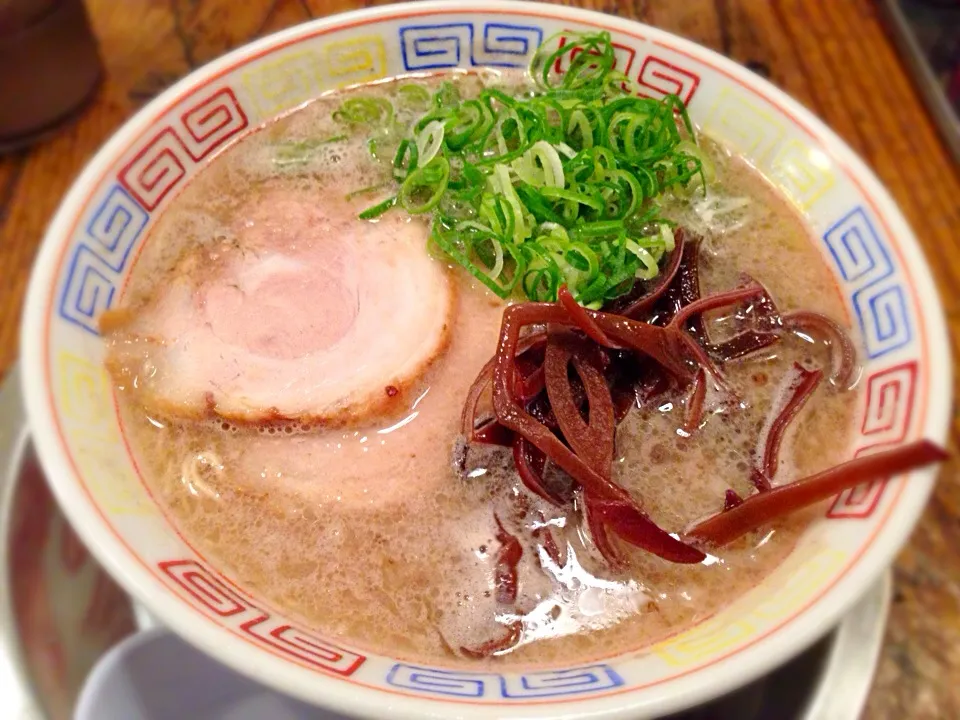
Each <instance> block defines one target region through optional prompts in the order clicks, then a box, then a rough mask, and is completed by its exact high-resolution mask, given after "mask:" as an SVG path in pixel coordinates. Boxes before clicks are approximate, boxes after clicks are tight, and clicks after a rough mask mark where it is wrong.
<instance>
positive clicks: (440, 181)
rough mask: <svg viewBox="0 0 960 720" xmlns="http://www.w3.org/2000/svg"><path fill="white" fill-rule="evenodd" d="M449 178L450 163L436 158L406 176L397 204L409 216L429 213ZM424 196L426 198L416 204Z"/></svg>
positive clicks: (441, 194)
mask: <svg viewBox="0 0 960 720" xmlns="http://www.w3.org/2000/svg"><path fill="white" fill-rule="evenodd" d="M449 177H450V163H449V162H448V161H447V159H446V158H445V157H443V156H440V157H436V158H434V159H433V160H431V161H430V162H429V163H427V164H426V165H424V166H422V167H418V168H417V169H416V170H414V171H413V172H412V173H410V174H409V175H407V178H406V179H405V180H404V181H403V184H402V185H401V186H400V194H399V195H398V196H397V202H399V203H400V205H401V206H402V207H403V209H404V210H406V211H407V212H408V213H410V214H411V215H421V214H423V213H425V212H429V211H430V210H433V208H435V207H436V206H437V204H438V203H439V202H440V198H441V197H442V196H443V193H444V192H445V191H446V189H447V181H448V179H449ZM424 194H426V198H425V199H422V200H420V201H419V202H418V198H422V196H423V195H424Z"/></svg>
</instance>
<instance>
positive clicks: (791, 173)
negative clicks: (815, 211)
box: [770, 139, 836, 210]
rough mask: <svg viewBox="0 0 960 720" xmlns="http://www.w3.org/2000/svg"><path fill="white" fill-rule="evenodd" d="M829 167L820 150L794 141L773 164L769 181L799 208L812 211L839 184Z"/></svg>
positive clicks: (786, 143) (827, 159)
mask: <svg viewBox="0 0 960 720" xmlns="http://www.w3.org/2000/svg"><path fill="white" fill-rule="evenodd" d="M830 166H831V162H830V158H828V157H827V155H826V154H825V153H823V152H822V151H821V150H818V149H817V148H814V147H810V146H808V145H806V144H804V143H802V142H801V141H800V140H796V139H791V140H788V141H787V142H785V143H784V144H783V145H782V146H781V147H780V149H779V150H778V151H777V154H776V155H775V156H774V158H773V160H772V161H771V162H770V179H771V180H773V181H774V182H775V183H776V184H777V185H779V186H780V189H781V190H783V192H784V193H785V194H786V195H787V197H789V198H790V199H791V200H792V201H793V203H794V204H795V205H796V206H797V207H799V208H800V209H801V210H809V209H810V207H811V206H812V205H813V204H814V203H815V202H816V201H817V200H819V199H820V198H821V197H822V196H823V194H824V193H825V192H827V191H828V190H829V189H830V188H831V187H833V185H834V183H835V182H836V178H835V177H834V174H833V172H832V170H831V167H830Z"/></svg>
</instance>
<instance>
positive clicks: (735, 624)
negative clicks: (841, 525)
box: [652, 548, 848, 667]
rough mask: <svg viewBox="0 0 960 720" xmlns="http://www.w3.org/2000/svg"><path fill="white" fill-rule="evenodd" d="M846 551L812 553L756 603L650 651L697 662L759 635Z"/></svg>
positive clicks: (673, 660) (677, 661)
mask: <svg viewBox="0 0 960 720" xmlns="http://www.w3.org/2000/svg"><path fill="white" fill-rule="evenodd" d="M847 557H848V554H847V553H845V552H842V551H840V550H836V549H832V548H825V549H823V550H821V551H820V552H818V553H817V554H815V555H813V556H812V557H810V558H809V559H807V561H806V562H804V563H803V565H801V566H799V567H798V568H796V570H795V571H794V572H792V573H791V574H790V576H789V577H788V578H786V579H785V581H784V582H783V584H782V585H780V587H778V588H777V589H775V590H774V591H773V592H772V593H770V594H769V596H768V597H767V598H766V599H765V600H764V601H763V602H762V603H760V604H759V605H756V606H755V607H753V608H751V609H750V610H748V611H745V612H744V613H743V614H741V615H739V616H737V617H731V614H732V613H730V612H722V613H721V614H720V615H719V616H718V617H716V618H713V619H711V620H708V621H707V622H705V623H702V624H700V625H697V626H696V627H694V628H692V629H690V630H688V631H687V632H684V633H680V634H679V635H677V636H675V637H672V638H670V639H669V640H665V641H664V642H662V643H660V644H658V645H655V646H654V647H653V649H652V653H653V654H654V655H655V656H656V657H659V658H660V659H661V660H663V661H664V662H666V663H667V664H668V665H671V666H673V667H687V666H689V665H694V664H700V663H703V662H704V661H706V660H709V659H710V658H713V657H716V656H718V655H720V654H723V653H727V652H729V651H731V650H733V649H734V648H737V647H739V646H741V645H743V644H744V643H746V642H748V641H749V640H751V639H754V638H756V637H757V636H759V635H760V634H761V633H762V632H763V631H764V629H765V628H768V627H770V625H771V623H772V622H776V621H777V620H780V619H783V618H787V617H790V615H791V614H793V613H794V612H795V611H796V610H798V609H799V608H800V606H801V605H802V604H803V602H804V601H805V600H807V599H809V597H810V593H811V592H812V591H813V590H814V589H815V588H817V587H821V586H822V585H823V583H824V582H825V581H826V580H828V579H829V578H830V577H832V576H833V575H834V574H835V573H836V572H837V571H838V570H840V568H842V567H843V564H844V562H845V561H846V559H847Z"/></svg>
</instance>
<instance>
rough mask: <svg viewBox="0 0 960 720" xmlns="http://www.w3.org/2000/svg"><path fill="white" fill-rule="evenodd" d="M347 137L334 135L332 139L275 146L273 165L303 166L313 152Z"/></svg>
mask: <svg viewBox="0 0 960 720" xmlns="http://www.w3.org/2000/svg"><path fill="white" fill-rule="evenodd" d="M347 137H348V136H347V135H334V136H333V137H328V138H322V139H317V140H286V141H284V142H280V143H277V144H276V148H277V152H276V154H275V155H274V156H273V163H274V165H277V166H280V167H283V166H285V165H303V164H305V163H307V162H309V160H310V158H311V156H313V154H314V153H315V151H316V150H317V149H318V148H320V147H322V146H324V145H329V144H330V143H335V142H341V141H342V140H346V139H347Z"/></svg>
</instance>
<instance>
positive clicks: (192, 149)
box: [119, 87, 249, 210]
mask: <svg viewBox="0 0 960 720" xmlns="http://www.w3.org/2000/svg"><path fill="white" fill-rule="evenodd" d="M248 124H249V121H248V120H247V114H246V113H245V112H244V111H243V108H241V107H240V103H239V102H238V101H237V96H236V95H234V93H233V90H231V89H230V88H227V87H224V88H220V89H219V90H217V91H216V92H214V93H211V94H210V95H207V96H206V97H204V98H203V99H201V100H200V101H199V102H197V103H196V104H194V105H193V106H192V107H190V108H188V109H187V110H186V111H185V112H184V113H182V114H181V115H180V118H179V120H178V121H177V122H176V123H173V124H171V125H168V126H166V127H164V128H163V129H161V130H160V132H158V133H157V134H156V135H154V136H153V138H152V139H151V140H150V141H149V142H148V143H146V145H144V146H143V147H142V148H141V149H140V151H139V152H138V153H137V154H136V155H135V156H134V158H133V160H131V161H130V162H129V163H127V165H126V166H125V167H124V168H123V169H122V170H121V171H120V176H119V180H120V184H121V185H123V187H124V188H126V189H127V190H128V191H129V192H130V194H131V195H133V196H134V197H135V198H136V199H137V201H138V202H139V203H140V204H141V205H142V206H143V207H144V208H146V209H147V210H153V209H154V208H155V207H157V205H159V204H160V203H161V202H162V201H163V199H164V198H165V197H166V196H167V195H168V194H169V193H170V191H171V190H173V188H175V187H176V186H177V184H178V183H179V182H180V181H181V180H182V179H183V178H184V177H185V176H186V175H187V167H189V166H190V165H192V164H194V163H197V162H199V161H200V160H202V159H203V158H205V157H206V156H207V155H209V154H210V153H211V152H213V151H214V150H215V149H216V148H218V147H219V146H220V145H222V144H223V143H224V142H226V141H227V140H229V139H230V138H231V137H233V136H234V135H236V134H237V133H239V132H241V131H242V130H243V129H245V128H246V127H247V125H248Z"/></svg>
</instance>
